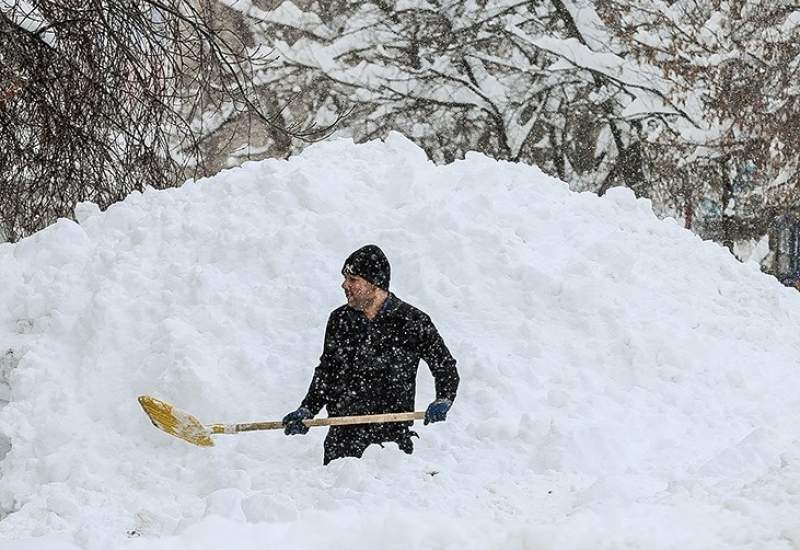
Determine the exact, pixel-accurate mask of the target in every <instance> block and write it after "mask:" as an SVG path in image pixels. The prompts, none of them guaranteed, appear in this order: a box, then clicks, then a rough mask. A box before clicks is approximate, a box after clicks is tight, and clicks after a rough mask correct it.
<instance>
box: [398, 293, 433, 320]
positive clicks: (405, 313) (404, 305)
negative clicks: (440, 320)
mask: <svg viewBox="0 0 800 550" xmlns="http://www.w3.org/2000/svg"><path fill="white" fill-rule="evenodd" d="M395 300H396V301H397V304H396V306H395V309H394V314H395V315H397V316H399V317H402V318H404V319H406V320H408V321H412V322H429V321H430V319H431V318H430V317H429V316H428V314H427V313H425V312H424V311H422V310H421V309H419V308H418V307H415V306H412V305H411V304H409V303H408V302H405V301H403V300H401V299H400V298H398V297H396V296H395Z"/></svg>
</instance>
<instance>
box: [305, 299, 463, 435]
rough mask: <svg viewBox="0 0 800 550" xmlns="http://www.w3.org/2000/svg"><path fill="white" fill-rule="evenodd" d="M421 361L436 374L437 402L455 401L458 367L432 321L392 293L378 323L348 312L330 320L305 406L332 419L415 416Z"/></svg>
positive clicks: (344, 309)
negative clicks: (324, 410) (411, 413)
mask: <svg viewBox="0 0 800 550" xmlns="http://www.w3.org/2000/svg"><path fill="white" fill-rule="evenodd" d="M420 359H422V360H424V361H425V363H427V365H428V367H429V368H430V369H431V373H432V374H433V377H434V380H435V385H436V398H437V399H449V400H451V401H452V400H454V399H455V397H456V390H457V388H458V381H459V377H458V371H457V370H456V361H455V359H453V356H452V355H450V351H449V350H448V349H447V347H446V346H445V344H444V342H443V341H442V338H441V336H439V332H438V331H437V330H436V327H434V325H433V323H432V322H431V319H430V317H428V315H426V314H425V313H423V312H422V311H420V310H418V309H417V308H415V307H413V306H411V305H409V304H407V303H405V302H403V301H402V300H400V299H399V298H397V297H396V296H394V294H391V293H389V296H388V297H387V298H386V301H385V302H384V304H383V306H382V307H381V310H380V311H379V312H378V314H377V315H376V316H375V318H374V319H372V320H369V319H368V318H367V316H366V315H364V313H362V312H360V311H357V310H355V309H353V308H351V307H350V306H347V305H345V306H342V307H340V308H338V309H336V310H334V311H333V313H331V315H330V318H329V319H328V325H327V328H326V330H325V345H324V350H323V353H322V356H321V357H320V362H319V366H317V368H316V369H315V371H314V378H313V379H312V380H311V385H310V387H309V389H308V393H307V394H306V397H305V398H304V399H303V403H302V406H303V407H306V408H307V409H309V410H310V411H311V412H312V413H313V414H315V415H316V414H317V413H319V411H320V410H321V409H322V407H323V406H326V407H327V409H328V416H348V415H360V414H379V413H389V412H409V411H413V410H414V395H415V390H416V377H417V367H418V366H419V360H420ZM406 425H410V423H408V424H406ZM398 427H399V426H398Z"/></svg>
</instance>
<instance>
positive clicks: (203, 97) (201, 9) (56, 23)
mask: <svg viewBox="0 0 800 550" xmlns="http://www.w3.org/2000/svg"><path fill="white" fill-rule="evenodd" d="M214 4H216V2H214ZM210 7H213V5H212V4H209V3H206V4H196V3H192V2H188V1H181V0H120V1H115V2H104V1H100V0H91V1H87V2H70V1H68V0H38V1H36V2H35V3H28V2H27V1H25V0H5V1H4V2H3V3H2V4H0V228H2V231H3V233H4V234H5V237H6V238H7V239H9V240H15V239H17V238H19V237H21V236H24V235H26V234H28V233H30V232H32V231H35V230H37V229H39V228H41V227H44V226H45V225H46V224H48V223H50V222H52V221H53V220H54V219H55V218H56V217H58V216H69V215H71V212H72V208H73V207H74V205H75V203H76V202H78V201H83V200H89V201H93V202H95V203H97V204H98V205H100V206H101V207H105V206H107V205H109V204H111V203H113V202H115V201H118V200H120V199H122V198H123V197H124V196H125V195H127V194H128V193H130V192H131V191H133V190H141V189H143V188H144V187H145V186H152V187H156V188H160V187H166V186H170V185H174V184H176V183H177V182H179V181H182V179H183V178H185V177H186V176H187V175H195V174H203V173H204V171H203V156H202V155H201V154H200V153H201V146H202V144H203V138H204V129H205V128H207V127H208V126H209V125H212V126H213V125H215V124H217V120H216V118H215V117H218V116H221V115H224V116H230V114H231V113H234V112H238V111H242V110H244V109H246V110H247V111H248V112H249V113H250V114H251V115H254V116H256V117H258V118H259V119H260V121H262V122H263V123H264V124H265V125H266V126H267V127H269V128H272V129H273V130H275V131H277V132H282V133H284V134H289V135H295V136H299V137H310V136H313V135H314V132H315V131H317V130H318V129H314V128H310V129H307V130H305V131H301V130H300V129H299V127H297V126H294V127H288V128H287V125H286V123H285V121H284V120H283V119H282V118H281V115H280V114H279V113H278V112H277V111H276V110H273V109H270V107H274V104H268V105H265V103H264V102H263V101H262V95H261V94H260V93H259V91H258V90H256V88H255V85H254V84H255V82H257V79H258V74H259V71H261V70H262V69H263V68H264V67H265V66H266V64H267V61H268V59H266V58H265V57H264V56H263V55H262V53H261V51H260V49H259V48H258V47H250V46H248V45H247V44H244V43H242V42H241V40H238V39H237V38H236V34H235V33H231V32H227V30H225V29H223V28H219V27H218V26H215V25H214V24H213V23H212V21H213V18H210V17H208V15H209V13H211V12H210V11H209V10H210ZM262 91H263V89H262ZM323 131H324V130H323Z"/></svg>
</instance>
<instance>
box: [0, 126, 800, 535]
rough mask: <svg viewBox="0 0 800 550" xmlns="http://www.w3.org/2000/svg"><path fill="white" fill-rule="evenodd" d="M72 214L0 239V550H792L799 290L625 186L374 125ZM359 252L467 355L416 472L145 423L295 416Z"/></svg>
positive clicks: (318, 436)
mask: <svg viewBox="0 0 800 550" xmlns="http://www.w3.org/2000/svg"><path fill="white" fill-rule="evenodd" d="M78 218H79V219H80V220H81V221H80V224H76V223H74V222H71V221H66V220H62V221H60V222H58V223H57V224H55V225H53V226H51V227H49V228H48V229H45V230H43V231H41V232H39V233H37V234H35V235H33V236H32V237H30V238H28V239H25V240H23V241H21V242H19V243H17V244H15V245H10V244H4V245H0V280H2V281H3V284H2V285H1V286H0V304H2V306H3V307H2V309H0V345H1V346H2V347H0V357H2V358H3V359H2V361H0V366H2V373H0V388H2V387H3V386H4V385H5V386H7V388H10V390H9V391H7V392H6V394H7V396H8V397H9V398H10V401H9V403H8V404H7V405H5V406H4V407H2V409H0V432H2V433H3V434H5V436H6V437H7V439H8V440H9V441H10V443H11V450H10V451H9V452H8V454H7V455H6V456H5V458H4V459H3V460H2V462H0V475H2V478H1V479H0V510H1V511H2V515H3V516H4V517H3V519H1V520H0V547H2V549H3V550H23V549H25V550H30V549H36V550H75V549H76V548H85V549H90V550H100V549H102V550H113V549H124V550H143V549H148V550H197V549H204V548H209V549H210V548H236V549H240V550H250V549H252V550H256V549H259V550H260V549H263V548H292V549H311V548H321V547H323V545H325V547H328V548H349V549H353V550H359V549H373V548H387V549H408V548H437V549H446V548H458V549H465V548H496V549H522V548H526V549H527V548H531V549H532V548H536V549H545V548H558V549H565V548H581V549H602V548H615V549H619V548H647V549H654V548H655V549H657V548H758V549H764V548H791V547H793V546H794V547H795V548H797V547H798V546H800V521H798V515H797V510H798V509H800V444H799V442H798V437H797V436H798V433H800V428H799V427H800V394H799V393H798V388H800V370H799V369H798V358H800V331H798V327H800V296H798V294H797V292H795V291H793V290H790V289H787V288H784V287H782V286H781V285H780V284H779V283H778V282H777V281H776V280H775V279H774V278H771V277H768V276H766V275H763V274H761V273H760V272H759V271H758V270H757V269H756V268H754V267H753V266H752V265H745V264H740V263H738V262H737V261H736V260H735V259H734V258H733V257H732V256H731V255H730V254H728V252H727V251H726V250H724V249H723V248H721V247H719V246H718V245H716V244H713V243H710V242H703V241H702V240H700V239H699V238H698V237H696V236H694V235H693V234H691V233H690V232H688V231H685V230H684V229H682V228H681V227H679V226H678V225H677V224H676V223H675V222H674V221H672V220H664V221H661V220H659V219H657V218H656V216H655V215H654V214H653V212H652V210H651V207H650V204H649V202H647V201H645V200H637V199H635V198H634V196H633V195H632V193H631V192H629V191H627V190H624V189H612V190H611V191H609V192H608V194H607V195H606V196H605V197H603V198H600V197H597V196H595V195H592V194H588V193H581V194H578V193H573V192H571V191H569V189H568V188H567V186H566V185H565V184H564V183H562V182H559V181H557V180H554V179H553V178H550V177H548V176H545V175H544V174H542V173H541V172H540V171H539V170H538V169H537V168H535V167H531V166H526V165H522V164H512V163H504V162H496V161H493V160H490V159H488V158H486V157H483V156H481V155H477V154H470V155H468V157H467V158H466V160H463V161H458V162H455V163H453V164H450V165H447V166H435V165H434V164H432V163H431V162H429V161H427V160H426V157H425V154H424V153H423V151H422V150H420V149H418V148H417V147H416V146H414V145H413V144H412V143H411V142H410V141H408V140H407V139H405V138H404V137H402V136H400V135H398V134H392V135H390V136H389V137H388V138H387V139H386V140H385V141H384V142H381V141H375V142H370V143H366V144H362V145H354V144H353V143H352V142H350V141H347V140H332V141H329V142H325V143H321V144H317V145H314V146H312V147H310V148H309V149H307V150H306V151H305V152H304V153H303V154H302V155H300V156H297V157H294V158H291V159H289V160H269V161H262V162H258V163H248V164H246V165H244V166H243V167H241V168H236V169H231V170H227V171H224V172H222V173H220V174H219V175H217V176H215V177H213V178H209V179H205V180H201V181H197V182H190V183H187V184H185V185H184V186H182V187H181V188H179V189H172V190H166V191H147V192H145V193H142V194H139V193H134V194H133V195H131V196H129V197H128V198H127V199H126V200H124V201H123V202H121V203H119V204H116V205H114V206H112V207H111V208H109V209H108V210H107V211H105V212H100V211H99V210H98V209H97V208H96V207H93V206H92V205H81V207H80V208H79V211H78ZM366 243H377V244H379V245H380V246H381V247H382V248H383V249H384V250H385V252H386V253H387V255H388V257H389V259H390V261H391V263H392V269H393V271H392V273H393V279H392V288H393V291H394V292H395V293H396V294H397V295H398V296H399V297H401V298H402V299H405V300H406V301H409V302H410V303H412V304H414V305H416V306H418V307H420V308H421V309H423V310H425V311H426V312H427V313H429V314H430V315H431V317H432V318H433V320H434V322H435V323H436V324H437V326H438V328H439V330H440V332H441V333H442V335H443V337H444V339H445V341H446V342H447V344H448V345H449V347H450V349H451V351H452V353H453V355H454V356H455V357H456V358H457V359H458V361H459V363H458V365H459V370H460V374H461V378H462V384H461V388H460V390H459V395H458V398H457V399H456V401H455V404H454V406H453V409H452V410H451V413H450V415H449V417H448V419H447V422H444V423H441V424H436V425H431V426H422V425H419V426H417V427H416V428H415V429H417V431H418V432H419V433H420V435H421V438H420V439H419V440H417V442H416V451H415V453H414V455H412V456H406V455H404V454H403V453H402V452H400V451H399V450H398V449H397V448H396V446H394V445H393V444H390V445H387V446H386V448H384V449H381V448H379V447H372V448H370V449H368V450H367V452H366V454H365V456H364V458H363V459H361V460H357V459H344V460H339V461H336V462H334V463H332V464H331V465H330V466H328V467H323V466H322V465H321V456H322V448H321V447H322V438H323V437H324V433H325V432H324V429H318V428H315V429H313V430H312V431H311V433H310V434H309V435H307V436H295V437H291V438H288V437H286V436H284V435H283V434H282V433H281V432H277V431H273V432H255V433H249V434H240V435H219V436H215V441H216V443H217V445H216V446H215V447H213V448H199V447H193V446H191V445H189V444H187V443H185V442H183V441H181V440H178V439H175V438H172V437H170V436H168V435H166V434H164V433H163V432H160V431H158V430H156V429H155V428H154V427H153V426H152V425H151V424H150V423H149V421H148V420H147V418H146V417H145V415H144V414H143V413H142V411H141V410H140V408H139V405H138V403H137V401H136V397H137V396H138V395H139V394H150V395H153V396H156V397H159V398H161V399H164V400H166V401H169V402H171V403H173V404H174V405H176V406H178V407H180V408H181V409H184V410H186V411H189V412H191V413H192V414H194V415H195V416H198V417H199V418H200V419H201V420H203V421H205V422H246V421H255V420H273V419H279V418H281V417H282V416H283V415H284V414H285V413H286V412H288V411H290V410H292V409H294V408H295V407H296V406H297V405H298V404H299V401H300V399H301V398H302V397H303V395H304V393H305V390H306V388H307V385H308V382H309V380H310V377H311V374H312V371H313V368H314V367H315V366H316V361H317V359H318V356H319V354H320V352H321V347H322V337H323V331H324V326H325V322H326V320H327V315H328V313H329V312H330V311H331V310H332V309H334V308H336V307H338V306H339V305H341V303H343V296H342V292H341V289H340V288H339V284H340V280H341V277H340V269H341V265H342V263H343V260H344V258H345V257H346V256H347V255H348V254H349V253H350V252H351V251H353V250H354V249H356V248H357V247H359V246H361V245H363V244H366ZM418 384H419V387H418V395H417V409H418V410H422V409H424V407H425V406H426V405H427V403H428V402H429V401H430V400H431V399H432V398H433V382H432V378H431V376H430V374H429V372H428V371H427V369H426V368H425V366H424V365H422V366H421V367H420V374H419V380H418ZM0 447H2V446H1V445H0Z"/></svg>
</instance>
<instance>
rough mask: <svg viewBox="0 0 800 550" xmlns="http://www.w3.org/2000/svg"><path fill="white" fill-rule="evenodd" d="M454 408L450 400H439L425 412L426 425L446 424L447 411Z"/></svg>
mask: <svg viewBox="0 0 800 550" xmlns="http://www.w3.org/2000/svg"><path fill="white" fill-rule="evenodd" d="M452 406H453V402H452V401H450V400H449V399H437V400H436V401H434V402H433V403H431V404H430V405H428V409H427V410H426V411H425V422H424V423H425V425H426V426H427V425H428V424H430V423H431V422H444V421H445V420H446V419H447V411H449V410H450V407H452Z"/></svg>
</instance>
